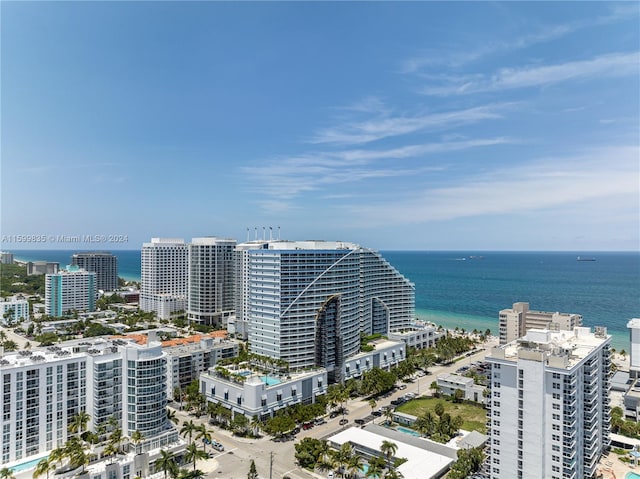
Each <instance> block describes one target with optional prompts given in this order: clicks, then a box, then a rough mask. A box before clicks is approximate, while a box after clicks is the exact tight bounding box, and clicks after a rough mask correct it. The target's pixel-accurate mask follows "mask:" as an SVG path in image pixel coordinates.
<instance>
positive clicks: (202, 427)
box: [196, 424, 212, 452]
mask: <svg viewBox="0 0 640 479" xmlns="http://www.w3.org/2000/svg"><path fill="white" fill-rule="evenodd" d="M211 437H212V436H211V433H210V432H209V430H208V429H207V426H206V424H198V426H196V441H198V440H200V439H202V443H203V446H204V447H203V449H204V451H205V452H207V442H211Z"/></svg>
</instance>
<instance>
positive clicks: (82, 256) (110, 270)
mask: <svg viewBox="0 0 640 479" xmlns="http://www.w3.org/2000/svg"><path fill="white" fill-rule="evenodd" d="M71 264H73V265H75V266H78V267H80V268H82V269H84V270H85V271H90V272H94V273H96V288H97V289H99V290H102V291H115V290H116V289H117V288H118V258H117V257H116V256H114V255H112V254H111V253H104V252H87V253H75V254H74V255H73V256H71Z"/></svg>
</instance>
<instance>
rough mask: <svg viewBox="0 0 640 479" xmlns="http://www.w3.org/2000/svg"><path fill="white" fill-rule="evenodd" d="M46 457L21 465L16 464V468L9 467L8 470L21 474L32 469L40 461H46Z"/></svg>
mask: <svg viewBox="0 0 640 479" xmlns="http://www.w3.org/2000/svg"><path fill="white" fill-rule="evenodd" d="M48 457H49V456H44V457H39V458H37V459H32V460H31V461H27V462H23V463H22V464H18V465H17V466H11V467H10V468H9V469H11V470H12V471H13V472H22V471H26V470H27V469H33V468H34V467H36V466H37V465H38V463H39V462H40V461H42V460H43V459H47V458H48Z"/></svg>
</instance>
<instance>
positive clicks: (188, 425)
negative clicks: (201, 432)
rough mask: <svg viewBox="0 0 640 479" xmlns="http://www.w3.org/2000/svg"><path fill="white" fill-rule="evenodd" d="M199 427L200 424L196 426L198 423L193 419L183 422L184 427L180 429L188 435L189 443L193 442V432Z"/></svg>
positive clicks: (181, 432) (182, 433) (184, 434)
mask: <svg viewBox="0 0 640 479" xmlns="http://www.w3.org/2000/svg"><path fill="white" fill-rule="evenodd" d="M197 429H198V426H196V424H195V423H194V422H193V421H192V420H189V421H185V422H184V423H183V424H182V428H181V429H180V434H181V435H183V436H188V437H189V443H191V442H192V437H193V433H194V432H196V431H197Z"/></svg>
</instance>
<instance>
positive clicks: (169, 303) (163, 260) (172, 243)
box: [140, 238, 188, 319]
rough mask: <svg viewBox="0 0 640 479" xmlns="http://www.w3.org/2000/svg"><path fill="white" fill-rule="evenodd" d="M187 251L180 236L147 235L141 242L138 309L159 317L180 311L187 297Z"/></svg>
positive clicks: (162, 317)
mask: <svg viewBox="0 0 640 479" xmlns="http://www.w3.org/2000/svg"><path fill="white" fill-rule="evenodd" d="M187 264H188V250H187V245H186V244H185V242H184V240H183V239H168V238H151V242H150V243H144V244H143V245H142V254H141V286H140V309H142V311H153V312H155V313H156V315H157V316H158V317H159V318H160V319H169V318H170V317H171V314H172V313H175V312H176V311H184V309H185V306H186V299H187V280H188V268H187Z"/></svg>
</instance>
